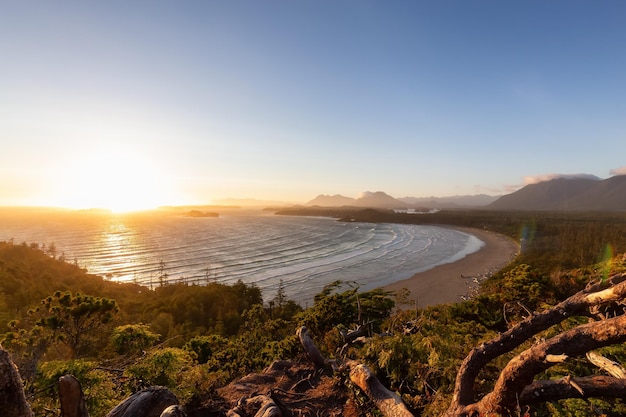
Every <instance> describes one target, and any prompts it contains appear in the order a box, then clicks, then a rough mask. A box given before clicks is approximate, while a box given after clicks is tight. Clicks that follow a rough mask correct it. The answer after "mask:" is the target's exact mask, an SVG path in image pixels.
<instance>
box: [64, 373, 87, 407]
mask: <svg viewBox="0 0 626 417" xmlns="http://www.w3.org/2000/svg"><path fill="white" fill-rule="evenodd" d="M59 402H60V403H61V417H89V413H88V412H87V405H86V404H85V397H84V395H83V388H82V387H81V386H80V382H78V380H77V379H76V378H74V376H73V375H63V376H62V377H61V378H59Z"/></svg>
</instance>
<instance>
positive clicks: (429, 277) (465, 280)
mask: <svg viewBox="0 0 626 417" xmlns="http://www.w3.org/2000/svg"><path fill="white" fill-rule="evenodd" d="M444 227H446V228H449V229H455V230H459V231H461V232H463V233H467V234H470V235H473V236H476V237H477V238H478V239H480V240H481V241H483V242H484V245H483V246H482V247H481V248H480V249H479V250H478V251H476V252H473V253H470V254H469V255H466V256H465V257H463V258H461V259H459V260H458V261H455V262H452V263H448V264H443V265H437V266H435V267H434V268H431V269H429V270H426V271H422V272H418V273H416V274H414V275H413V276H412V277H411V278H408V279H404V280H401V281H396V282H393V283H390V284H387V285H385V286H384V287H383V289H385V290H388V291H393V292H400V291H402V290H404V289H406V290H408V291H410V293H409V297H408V300H409V301H411V303H410V304H409V305H399V306H398V307H400V308H407V309H408V308H415V307H419V308H423V307H428V306H432V305H437V304H446V303H454V302H459V301H462V300H463V297H466V296H467V295H468V294H469V293H470V292H471V291H472V290H473V289H475V288H476V287H477V286H478V285H479V282H480V280H481V279H482V278H484V277H485V276H489V275H491V274H493V273H495V272H497V271H499V270H501V269H502V268H504V267H506V266H507V265H508V264H509V263H511V261H513V259H514V258H515V257H516V256H517V254H518V253H519V249H520V247H519V244H518V243H517V242H516V241H514V240H513V239H511V238H509V237H508V236H505V235H501V234H498V233H494V232H490V231H486V230H481V229H474V228H470V227H457V226H444Z"/></svg>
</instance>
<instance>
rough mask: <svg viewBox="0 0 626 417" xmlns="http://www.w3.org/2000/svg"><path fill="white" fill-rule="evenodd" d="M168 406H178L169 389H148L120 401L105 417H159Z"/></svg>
mask: <svg viewBox="0 0 626 417" xmlns="http://www.w3.org/2000/svg"><path fill="white" fill-rule="evenodd" d="M170 405H178V399H177V398H176V396H175V395H174V394H173V393H172V392H171V391H170V390H169V389H167V388H165V387H150V388H146V389H142V390H141V391H139V392H136V393H134V394H133V395H131V396H130V397H128V398H127V399H125V400H124V401H122V402H121V403H120V404H118V405H117V407H115V408H114V409H113V410H111V411H110V412H109V414H107V415H106V417H160V416H161V414H162V413H163V411H164V410H165V409H167V407H169V406H170Z"/></svg>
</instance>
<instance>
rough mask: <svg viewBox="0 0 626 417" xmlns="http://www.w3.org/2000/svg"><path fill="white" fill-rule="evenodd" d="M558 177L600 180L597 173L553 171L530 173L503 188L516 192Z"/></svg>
mask: <svg viewBox="0 0 626 417" xmlns="http://www.w3.org/2000/svg"><path fill="white" fill-rule="evenodd" d="M621 169H624V170H625V171H624V173H626V167H624V168H621ZM612 171H614V170H612ZM615 171H616V170H615ZM557 178H566V179H573V178H584V179H588V180H600V178H598V177H596V176H595V175H592V174H556V173H552V174H540V175H528V176H526V177H524V180H523V182H522V183H521V184H504V185H503V186H502V189H503V190H504V192H505V193H506V194H509V193H514V192H515V191H517V190H519V189H520V188H522V187H525V186H527V185H530V184H538V183H540V182H545V181H550V180H555V179H557Z"/></svg>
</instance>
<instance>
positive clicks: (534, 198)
mask: <svg viewBox="0 0 626 417" xmlns="http://www.w3.org/2000/svg"><path fill="white" fill-rule="evenodd" d="M486 208H487V209H491V210H527V211H625V210H626V175H619V176H614V177H611V178H608V179H605V180H599V179H598V180H595V179H589V178H558V179H553V180H550V181H545V182H540V183H537V184H530V185H527V186H525V187H524V188H522V189H520V190H518V191H516V192H514V193H511V194H507V195H505V196H502V197H500V198H499V199H498V200H496V201H494V202H493V203H491V204H489V205H488V206H487V207H486Z"/></svg>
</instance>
